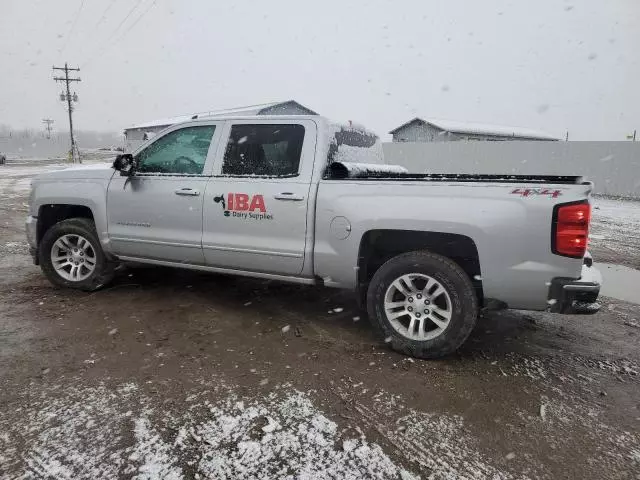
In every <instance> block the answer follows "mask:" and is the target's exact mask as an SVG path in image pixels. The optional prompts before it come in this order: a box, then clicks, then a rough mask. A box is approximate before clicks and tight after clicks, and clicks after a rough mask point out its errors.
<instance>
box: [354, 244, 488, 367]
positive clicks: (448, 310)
mask: <svg viewBox="0 0 640 480" xmlns="http://www.w3.org/2000/svg"><path fill="white" fill-rule="evenodd" d="M367 310H368V312H369V318H370V319H371V322H372V324H373V327H374V329H375V330H376V331H377V333H378V334H379V335H380V336H381V337H382V338H384V339H385V342H387V343H389V344H390V345H391V348H393V349H394V350H397V351H398V352H401V353H404V354H407V355H411V356H414V357H418V358H438V357H442V356H445V355H448V354H450V353H453V352H455V351H456V350H457V349H458V348H459V347H460V345H462V344H463V343H464V341H465V340H466V339H467V337H468V336H469V334H470V333H471V330H473V327H474V325H475V323H476V317H477V311H478V302H477V299H476V296H475V291H474V288H473V284H472V283H471V280H470V279H469V277H468V276H467V274H466V273H465V272H464V270H462V269H461V268H460V266H458V264H456V263H455V262H453V261H452V260H449V259H448V258H445V257H443V256H441V255H436V254H434V253H431V252H427V251H419V252H409V253H404V254H401V255H398V256H397V257H394V258H392V259H391V260H389V261H387V262H386V263H385V264H384V265H382V266H381V267H380V268H379V269H378V271H377V272H376V273H375V274H374V276H373V278H372V279H371V283H370V284H369V289H368V292H367Z"/></svg>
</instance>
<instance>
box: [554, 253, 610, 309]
mask: <svg viewBox="0 0 640 480" xmlns="http://www.w3.org/2000/svg"><path fill="white" fill-rule="evenodd" d="M601 284H602V276H601V275H600V272H599V271H598V269H597V268H595V267H593V266H592V261H591V257H589V258H585V262H584V264H583V265H582V274H581V275H580V278H579V279H577V280H576V279H573V278H554V279H553V280H552V281H551V287H550V288H549V304H550V306H551V307H550V311H552V312H555V313H567V314H592V313H596V312H597V311H598V310H600V304H599V303H597V299H598V295H599V294H600V285H601Z"/></svg>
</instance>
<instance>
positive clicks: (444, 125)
mask: <svg viewBox="0 0 640 480" xmlns="http://www.w3.org/2000/svg"><path fill="white" fill-rule="evenodd" d="M414 122H417V123H426V124H428V125H431V126H433V127H436V128H438V129H440V130H443V131H445V132H451V133H462V134H464V133H467V134H473V135H493V136H496V137H518V138H531V139H537V140H558V138H557V137H554V136H553V135H550V134H548V133H545V132H541V131H540V130H534V129H532V128H524V127H510V126H506V125H491V124H487V123H471V122H459V121H456V120H443V119H439V118H438V119H436V118H419V117H416V118H413V119H411V120H409V121H408V122H406V123H403V124H402V125H400V126H399V127H397V128H394V129H393V130H391V131H390V132H389V133H390V134H392V135H393V134H394V133H396V132H398V131H399V130H401V129H402V128H404V127H406V126H407V125H410V124H412V123H414Z"/></svg>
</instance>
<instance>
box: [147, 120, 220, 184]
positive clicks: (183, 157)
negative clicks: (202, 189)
mask: <svg viewBox="0 0 640 480" xmlns="http://www.w3.org/2000/svg"><path fill="white" fill-rule="evenodd" d="M215 129H216V127H215V125H202V126H197V127H186V128H182V129H180V130H174V131H173V132H170V133H168V134H166V135H165V136H163V137H161V138H159V139H158V140H156V141H155V142H153V143H152V144H151V145H149V146H148V147H147V148H145V149H144V150H143V151H141V152H140V153H139V154H138V155H137V159H138V171H139V172H140V173H165V174H174V175H200V174H201V173H202V170H203V169H204V164H205V162H206V160H207V152H208V151H209V145H210V144H211V138H212V137H213V132H214V131H215Z"/></svg>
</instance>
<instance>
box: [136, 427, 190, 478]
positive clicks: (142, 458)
mask: <svg viewBox="0 0 640 480" xmlns="http://www.w3.org/2000/svg"><path fill="white" fill-rule="evenodd" d="M134 423H135V426H134V433H135V438H136V443H135V446H134V448H133V453H132V454H131V456H129V459H130V460H133V461H135V462H140V465H139V466H138V467H137V468H136V469H135V470H134V469H133V468H132V466H129V468H128V469H127V470H126V473H127V474H131V473H134V472H135V475H133V478H134V479H136V480H154V479H166V480H179V479H181V478H183V476H182V469H181V468H180V467H178V466H176V465H175V464H174V463H175V462H176V460H177V459H176V458H175V457H173V456H172V452H171V446H170V445H169V444H168V443H166V442H165V441H164V440H163V439H162V437H161V436H160V434H159V433H158V432H156V431H154V429H153V427H152V426H151V422H150V421H149V419H147V418H145V417H142V418H138V419H136V420H135V422H134ZM132 470H133V471H132Z"/></svg>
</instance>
